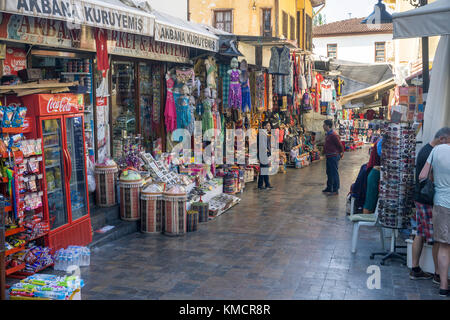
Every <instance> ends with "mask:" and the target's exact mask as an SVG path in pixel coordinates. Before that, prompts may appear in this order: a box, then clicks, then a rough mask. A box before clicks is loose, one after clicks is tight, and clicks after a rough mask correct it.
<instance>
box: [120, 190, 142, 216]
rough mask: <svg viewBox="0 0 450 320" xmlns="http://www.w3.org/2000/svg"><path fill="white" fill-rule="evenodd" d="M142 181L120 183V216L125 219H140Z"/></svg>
mask: <svg viewBox="0 0 450 320" xmlns="http://www.w3.org/2000/svg"><path fill="white" fill-rule="evenodd" d="M141 184H142V182H138V183H121V184H120V218H121V219H122V220H125V221H137V220H139V219H140V214H141V212H140V200H139V190H140V187H141Z"/></svg>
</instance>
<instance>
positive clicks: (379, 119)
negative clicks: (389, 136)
mask: <svg viewBox="0 0 450 320" xmlns="http://www.w3.org/2000/svg"><path fill="white" fill-rule="evenodd" d="M386 112H387V108H385V107H374V108H370V109H365V108H343V109H342V110H340V111H338V112H337V113H336V120H337V122H336V123H337V125H336V129H338V133H339V136H340V138H341V141H342V143H343V144H344V147H345V150H346V151H354V150H356V149H360V148H361V147H362V146H364V144H371V143H373V142H375V141H376V140H377V139H378V138H379V137H380V130H381V124H382V123H383V120H384V119H385V113H386Z"/></svg>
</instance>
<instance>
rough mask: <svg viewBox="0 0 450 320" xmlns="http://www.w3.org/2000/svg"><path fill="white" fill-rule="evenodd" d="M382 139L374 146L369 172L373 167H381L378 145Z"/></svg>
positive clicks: (368, 165) (368, 167)
mask: <svg viewBox="0 0 450 320" xmlns="http://www.w3.org/2000/svg"><path fill="white" fill-rule="evenodd" d="M379 141H380V139H378V140H377V141H376V142H375V143H374V144H373V148H372V151H371V152H370V158H369V162H368V163H367V170H369V169H372V168H373V167H378V166H380V165H381V158H380V156H379V155H378V150H377V145H378V142H379Z"/></svg>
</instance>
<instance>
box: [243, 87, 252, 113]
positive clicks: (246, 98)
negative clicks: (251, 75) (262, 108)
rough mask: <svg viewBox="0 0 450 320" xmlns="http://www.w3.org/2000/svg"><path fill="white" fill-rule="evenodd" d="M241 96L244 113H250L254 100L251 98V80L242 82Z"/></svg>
mask: <svg viewBox="0 0 450 320" xmlns="http://www.w3.org/2000/svg"><path fill="white" fill-rule="evenodd" d="M241 95H242V112H250V110H251V109H252V98H251V96H250V80H248V79H247V81H246V82H244V83H242V82H241Z"/></svg>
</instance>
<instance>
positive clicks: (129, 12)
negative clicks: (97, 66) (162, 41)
mask: <svg viewBox="0 0 450 320" xmlns="http://www.w3.org/2000/svg"><path fill="white" fill-rule="evenodd" d="M0 11H2V12H7V13H11V14H18V15H25V16H32V17H37V18H46V19H54V20H62V21H66V22H67V23H68V26H69V27H70V26H72V27H73V28H79V25H86V26H91V27H98V28H102V29H109V30H116V31H121V32H127V33H133V34H140V35H145V36H150V37H153V35H154V22H155V17H154V16H153V15H152V14H150V13H148V12H145V11H143V10H138V9H135V8H133V7H130V6H127V5H125V4H123V3H122V2H120V1H119V0H108V1H102V0H47V1H36V0H0Z"/></svg>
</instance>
